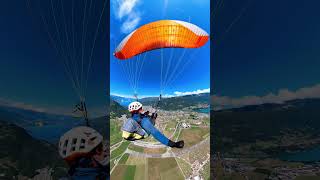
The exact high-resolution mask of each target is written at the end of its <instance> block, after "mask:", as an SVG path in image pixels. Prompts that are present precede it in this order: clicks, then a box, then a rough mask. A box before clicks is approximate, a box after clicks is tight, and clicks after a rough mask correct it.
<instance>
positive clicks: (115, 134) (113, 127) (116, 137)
mask: <svg viewBox="0 0 320 180" xmlns="http://www.w3.org/2000/svg"><path fill="white" fill-rule="evenodd" d="M121 140H122V134H121V124H120V123H119V122H117V121H116V120H114V119H111V120H110V145H111V146H112V145H114V144H116V143H118V142H120V141H121Z"/></svg>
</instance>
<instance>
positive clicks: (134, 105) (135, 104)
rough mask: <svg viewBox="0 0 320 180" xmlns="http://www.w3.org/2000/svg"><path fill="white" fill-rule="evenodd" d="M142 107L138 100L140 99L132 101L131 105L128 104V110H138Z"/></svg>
mask: <svg viewBox="0 0 320 180" xmlns="http://www.w3.org/2000/svg"><path fill="white" fill-rule="evenodd" d="M140 108H142V104H141V103H140V102H138V101H135V102H132V103H130V104H129V106H128V110H129V111H130V112H132V111H137V110H139V109H140Z"/></svg>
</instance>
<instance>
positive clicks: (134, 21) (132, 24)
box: [121, 13, 141, 33]
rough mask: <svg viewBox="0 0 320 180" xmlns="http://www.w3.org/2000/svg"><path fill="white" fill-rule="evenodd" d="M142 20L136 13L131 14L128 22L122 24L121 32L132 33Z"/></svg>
mask: <svg viewBox="0 0 320 180" xmlns="http://www.w3.org/2000/svg"><path fill="white" fill-rule="evenodd" d="M140 19H141V18H140V16H138V15H137V14H136V13H131V14H130V15H129V17H128V18H127V19H126V21H125V22H124V23H123V24H122V26H121V32H123V33H130V32H132V30H134V29H135V28H136V27H137V26H138V24H139V22H140Z"/></svg>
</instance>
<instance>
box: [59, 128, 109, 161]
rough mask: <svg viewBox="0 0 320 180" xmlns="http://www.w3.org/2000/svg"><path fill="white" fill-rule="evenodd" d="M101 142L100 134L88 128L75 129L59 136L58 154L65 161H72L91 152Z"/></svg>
mask: <svg viewBox="0 0 320 180" xmlns="http://www.w3.org/2000/svg"><path fill="white" fill-rule="evenodd" d="M102 140H103V137H102V136H101V134H100V133H98V132H97V131H96V130H94V129H92V128H90V127H86V126H79V127H75V128H73V129H71V130H69V131H68V132H66V133H65V134H64V135H63V136H61V138H60V141H59V154H60V156H61V157H62V158H64V159H65V160H66V161H72V160H74V159H75V158H77V157H80V156H82V155H85V154H87V153H89V152H90V151H92V150H93V149H94V148H95V147H97V146H98V145H99V144H101V143H102Z"/></svg>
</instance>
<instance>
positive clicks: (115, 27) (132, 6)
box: [110, 0, 210, 97]
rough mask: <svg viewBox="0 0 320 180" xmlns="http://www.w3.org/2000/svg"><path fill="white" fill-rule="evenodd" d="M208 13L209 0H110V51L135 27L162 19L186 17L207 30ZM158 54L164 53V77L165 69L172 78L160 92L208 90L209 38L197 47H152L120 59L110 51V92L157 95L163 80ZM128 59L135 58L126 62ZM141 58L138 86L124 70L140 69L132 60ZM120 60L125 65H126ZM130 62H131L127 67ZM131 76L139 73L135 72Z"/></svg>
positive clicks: (177, 92)
mask: <svg viewBox="0 0 320 180" xmlns="http://www.w3.org/2000/svg"><path fill="white" fill-rule="evenodd" d="M209 16H210V1H209V0H200V1H187V2H186V1H183V0H176V1H168V0H158V1H147V0H127V1H121V0H112V1H111V14H110V21H111V22H110V24H111V29H110V37H111V42H110V51H111V52H114V49H115V47H116V46H117V45H118V44H119V43H120V42H121V40H122V39H123V38H124V37H125V36H126V35H128V34H129V33H130V32H132V31H133V30H134V29H136V28H138V27H140V26H141V25H144V24H147V23H150V22H153V21H157V20H161V19H172V20H182V21H187V22H190V23H193V24H195V25H197V26H199V27H201V28H202V29H204V30H205V31H206V32H208V33H210V18H209ZM161 54H163V59H164V61H163V62H164V65H163V67H164V68H162V69H163V75H162V77H163V79H165V75H164V74H165V73H164V72H168V73H166V74H167V79H170V78H169V77H171V79H172V81H171V82H172V83H169V84H168V85H167V86H166V88H165V89H164V92H162V94H163V95H182V94H187V93H192V92H194V93H197V92H208V91H209V88H210V42H208V43H207V44H206V45H205V46H203V47H201V48H199V49H176V48H171V49H170V48H169V49H164V50H154V51H151V52H148V53H147V54H146V56H145V57H144V55H141V58H140V59H136V58H133V59H129V60H127V61H121V62H119V60H118V59H116V58H115V57H114V56H113V55H112V54H110V63H111V66H110V76H111V77H110V85H111V93H112V94H117V95H124V96H129V97H130V96H131V97H132V96H133V94H134V92H135V91H136V93H137V94H138V97H144V96H158V95H159V94H160V90H161V88H160V86H161V85H160V84H161V82H163V81H165V80H162V81H161ZM171 55H172V61H171V65H170V61H169V59H170V57H171ZM179 58H181V61H180V62H181V63H179V64H178V62H179ZM130 60H132V61H135V62H129V61H130ZM137 61H139V62H137ZM142 62H143V67H142V70H141V76H140V80H139V81H138V83H136V84H137V85H136V87H137V88H132V87H131V85H130V80H128V76H130V75H127V73H126V72H127V71H130V68H132V69H139V68H135V64H139V63H140V64H141V65H142ZM119 63H122V64H128V65H127V66H125V65H121V64H119ZM129 63H132V64H131V66H130V67H129ZM173 64H178V65H177V68H175V66H174V65H173ZM169 65H170V67H169ZM122 66H123V67H122ZM183 67H184V68H183ZM175 69H176V71H175ZM131 74H132V73H131ZM175 75H176V76H175ZM132 76H133V77H139V76H138V75H132ZM132 76H130V77H132ZM133 81H134V80H133ZM163 86H164V85H163Z"/></svg>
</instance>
